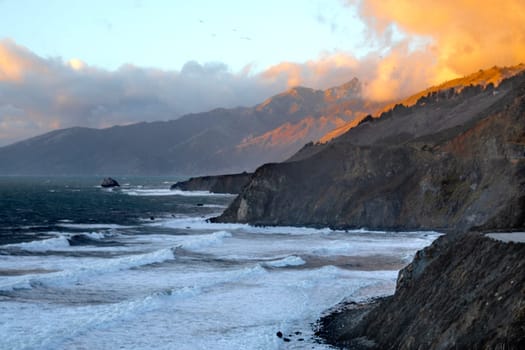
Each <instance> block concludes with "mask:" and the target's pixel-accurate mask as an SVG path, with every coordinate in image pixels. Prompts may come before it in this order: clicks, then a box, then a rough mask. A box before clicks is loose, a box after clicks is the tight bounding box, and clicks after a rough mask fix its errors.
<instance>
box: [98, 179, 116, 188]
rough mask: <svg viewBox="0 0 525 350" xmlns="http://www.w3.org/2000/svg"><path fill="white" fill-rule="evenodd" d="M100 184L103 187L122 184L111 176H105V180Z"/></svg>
mask: <svg viewBox="0 0 525 350" xmlns="http://www.w3.org/2000/svg"><path fill="white" fill-rule="evenodd" d="M100 186H102V187H119V186H120V184H119V183H118V181H117V180H115V179H113V178H111V177H105V178H104V180H102V182H101V183H100Z"/></svg>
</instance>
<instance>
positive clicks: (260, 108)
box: [0, 79, 383, 175]
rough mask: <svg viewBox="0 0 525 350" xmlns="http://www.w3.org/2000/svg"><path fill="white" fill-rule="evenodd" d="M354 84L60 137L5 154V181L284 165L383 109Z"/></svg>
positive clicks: (0, 170)
mask: <svg viewBox="0 0 525 350" xmlns="http://www.w3.org/2000/svg"><path fill="white" fill-rule="evenodd" d="M382 106H383V105H381V104H374V103H370V102H368V101H365V100H364V99H363V98H362V97H361V84H360V82H359V81H358V80H357V79H354V80H352V81H350V82H348V83H346V84H343V85H342V86H339V87H335V88H331V89H327V90H324V91H323V90H314V89H309V88H303V87H296V88H292V89H290V90H288V91H286V92H284V93H281V94H279V95H276V96H273V97H271V98H269V99H267V100H266V101H264V102H263V103H261V104H259V105H257V106H255V107H252V108H235V109H216V110H212V111H209V112H206V113H198V114H192V115H187V116H184V117H182V118H180V119H177V120H173V121H168V122H153V123H139V124H133V125H128V126H115V127H111V128H107V129H89V128H70V129H63V130H56V131H52V132H49V133H47V134H44V135H40V136H37V137H34V138H31V139H28V140H25V141H22V142H18V143H16V144H13V145H9V146H5V147H2V148H0V174H2V175H6V174H9V175H33V174H39V175H74V174H104V175H105V174H127V175H133V174H135V175H161V174H176V175H198V174H219V173H228V172H239V171H245V170H248V171H249V170H254V169H255V168H256V167H258V166H259V165H261V164H263V163H265V162H275V161H282V160H284V159H286V158H288V157H289V156H291V155H292V154H293V153H295V152H296V151H297V150H298V149H299V148H300V147H301V146H302V145H304V144H305V143H307V142H309V141H313V140H317V139H318V138H319V137H321V136H322V135H323V134H325V133H326V132H328V131H329V130H331V129H333V128H335V127H337V126H340V125H342V124H344V123H346V122H348V121H351V120H353V119H356V118H361V117H362V116H364V115H366V114H368V113H370V112H372V111H374V110H378V109H379V108H381V107H382Z"/></svg>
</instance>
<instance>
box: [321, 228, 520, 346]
mask: <svg viewBox="0 0 525 350" xmlns="http://www.w3.org/2000/svg"><path fill="white" fill-rule="evenodd" d="M524 264H525V244H523V243H521V244H519V243H502V242H499V241H496V240H493V239H490V238H488V237H484V236H482V235H480V234H477V233H469V234H462V235H457V236H450V235H449V236H442V237H440V238H439V239H438V240H437V241H436V242H434V243H433V244H432V245H431V246H430V247H427V248H426V249H424V250H423V251H420V252H418V253H417V255H416V257H415V259H414V261H413V262H412V263H411V264H410V265H408V266H407V267H406V268H405V269H403V270H401V271H400V273H399V277H398V284H397V290H396V293H395V295H394V296H393V297H390V298H386V299H384V300H382V301H380V302H378V303H376V304H374V305H372V306H370V307H369V309H368V310H366V309H362V308H353V309H352V310H347V311H343V312H340V313H336V314H332V315H329V316H327V317H325V318H323V319H321V321H320V326H321V328H320V331H319V335H320V336H322V337H323V338H325V339H326V340H327V341H328V342H329V343H331V344H334V345H338V346H342V347H345V348H350V349H352V348H353V349H368V348H371V349H407V350H408V349H523V348H525V274H524V273H523V268H524V267H525V266H524Z"/></svg>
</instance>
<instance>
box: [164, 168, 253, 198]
mask: <svg viewBox="0 0 525 350" xmlns="http://www.w3.org/2000/svg"><path fill="white" fill-rule="evenodd" d="M252 175H253V173H247V172H244V173H240V174H231V175H216V176H201V177H192V178H190V179H189V180H186V181H181V182H177V183H176V184H174V185H172V186H171V188H170V189H172V190H181V191H209V192H213V193H233V194H238V193H241V191H242V189H243V188H244V186H246V184H247V183H248V182H249V181H250V179H251V177H252Z"/></svg>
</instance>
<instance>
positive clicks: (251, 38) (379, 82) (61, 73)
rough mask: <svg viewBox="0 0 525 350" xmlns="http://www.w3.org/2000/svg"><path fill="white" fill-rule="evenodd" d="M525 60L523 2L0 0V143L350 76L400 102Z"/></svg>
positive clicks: (256, 99)
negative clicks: (435, 86)
mask: <svg viewBox="0 0 525 350" xmlns="http://www.w3.org/2000/svg"><path fill="white" fill-rule="evenodd" d="M520 62H525V1H523V0H500V1H497V2H496V1H492V0H485V1H479V0H478V1H473V0H454V1H450V0H442V1H439V2H436V1H433V0H419V1H417V2H416V1H412V0H286V1H273V0H265V1H262V0H254V1H227V0H223V1H211V0H208V1H206V0H194V1H168V0H166V1H162V0H147V1H146V0H112V1H98V0H96V1H95V0H92V1H89V2H87V1H65V0H0V146H2V145H7V144H10V143H12V142H16V141H19V140H22V139H25V138H28V137H32V136H35V135H39V134H42V133H45V132H47V131H50V130H54V129H59V128H66V127H72V126H87V127H97V128H100V127H109V126H112V125H117V124H118V125H125V124H130V123H135V122H140V121H155V120H169V119H175V118H177V117H179V116H181V115H184V114H187V113H196V112H202V111H207V110H210V109H212V108H217V107H227V108H230V107H236V106H252V105H255V104H257V103H260V102H262V101H264V100H265V99H266V98H268V97H270V96H272V95H274V94H277V93H279V92H282V91H284V90H286V89H288V88H290V87H293V86H297V85H303V86H307V87H312V88H316V89H324V88H328V87H331V86H336V85H340V84H343V83H345V82H346V81H349V80H351V79H352V78H353V77H357V78H358V79H360V80H361V81H362V82H363V84H364V90H363V91H364V92H363V93H364V97H366V98H369V99H372V100H382V101H386V100H393V99H398V98H402V97H405V96H408V95H410V94H412V93H415V92H417V91H418V90H420V89H423V88H425V87H427V86H429V85H432V84H437V83H440V82H442V81H445V80H448V79H452V78H455V77H458V76H462V75H465V74H468V73H471V72H473V71H476V70H478V69H480V68H489V67H491V66H493V65H500V66H501V65H514V64H518V63H520Z"/></svg>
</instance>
